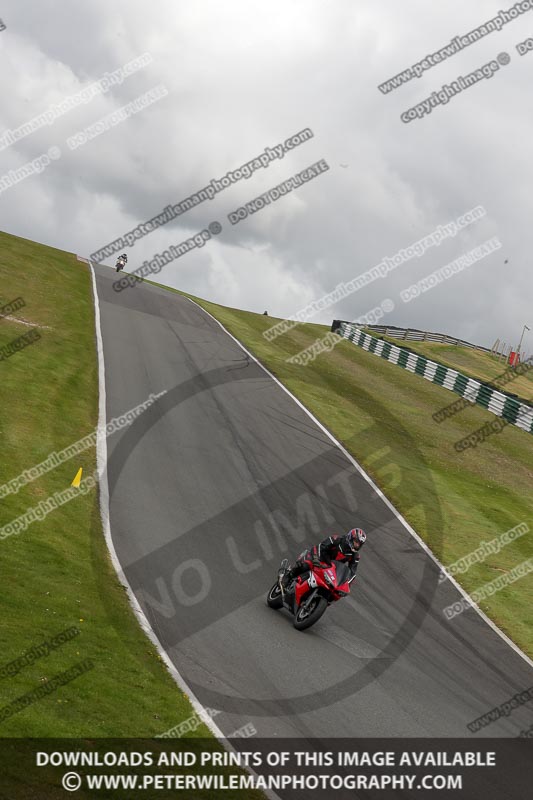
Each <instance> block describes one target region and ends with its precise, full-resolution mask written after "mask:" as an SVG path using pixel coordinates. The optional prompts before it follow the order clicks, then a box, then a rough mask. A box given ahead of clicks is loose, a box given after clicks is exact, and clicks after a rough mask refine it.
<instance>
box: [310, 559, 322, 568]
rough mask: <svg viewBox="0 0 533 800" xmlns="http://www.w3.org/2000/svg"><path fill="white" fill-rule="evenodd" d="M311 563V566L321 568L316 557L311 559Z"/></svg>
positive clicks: (320, 563)
mask: <svg viewBox="0 0 533 800" xmlns="http://www.w3.org/2000/svg"><path fill="white" fill-rule="evenodd" d="M311 563H312V564H313V566H314V567H321V566H322V562H321V561H320V559H319V558H318V556H313V557H312V558H311Z"/></svg>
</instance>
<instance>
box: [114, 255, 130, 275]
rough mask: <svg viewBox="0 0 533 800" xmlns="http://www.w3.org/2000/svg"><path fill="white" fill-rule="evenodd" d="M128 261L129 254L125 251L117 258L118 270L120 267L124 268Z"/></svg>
mask: <svg viewBox="0 0 533 800" xmlns="http://www.w3.org/2000/svg"><path fill="white" fill-rule="evenodd" d="M127 263H128V256H127V255H126V253H123V254H122V255H121V256H119V257H118V258H117V263H116V264H115V266H116V268H117V272H118V270H119V269H122V267H124V266H126V264H127Z"/></svg>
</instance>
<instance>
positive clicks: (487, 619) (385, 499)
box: [187, 297, 533, 668]
mask: <svg viewBox="0 0 533 800" xmlns="http://www.w3.org/2000/svg"><path fill="white" fill-rule="evenodd" d="M187 300H190V302H191V303H193V304H194V305H195V306H198V308H200V309H201V310H202V311H203V312H204V313H205V314H207V315H208V316H209V317H211V319H212V320H214V321H215V322H216V323H217V325H220V327H221V328H222V330H223V331H224V332H225V333H227V335H228V336H229V337H231V338H232V339H233V341H234V342H236V343H237V344H238V345H239V347H241V348H242V350H244V352H245V353H246V354H247V355H248V356H250V358H251V359H252V360H253V361H255V363H256V364H258V365H259V366H260V367H261V369H263V370H264V371H265V372H266V373H267V375H268V376H269V377H270V378H272V380H273V381H275V382H276V383H277V384H278V386H280V387H281V388H282V389H283V391H284V392H286V393H287V394H288V395H289V397H292V399H293V400H294V402H295V403H296V404H297V405H298V406H300V408H301V409H302V410H303V411H305V413H306V414H307V415H308V416H309V417H310V418H311V419H312V420H313V422H314V423H315V425H317V426H318V427H319V428H320V430H321V431H323V432H324V433H325V434H326V436H327V437H328V438H329V439H331V441H332V442H333V443H334V444H335V445H336V446H337V447H338V448H339V450H340V451H341V452H342V453H344V455H345V456H346V458H347V459H348V461H350V463H351V464H353V466H354V467H355V468H356V470H357V471H358V472H359V473H360V474H361V475H362V476H363V478H364V479H365V480H366V481H367V482H368V483H369V484H370V486H371V487H372V488H373V489H374V491H375V492H376V494H378V495H379V497H380V498H381V499H382V500H383V502H384V503H385V505H386V506H387V507H388V508H389V509H390V510H391V511H392V512H393V514H394V515H395V516H396V518H397V519H398V520H399V521H400V522H401V524H402V525H403V526H404V528H405V529H406V530H407V531H409V533H410V534H411V536H413V537H414V538H415V539H416V541H417V542H418V544H419V545H420V547H422V549H423V550H425V552H426V553H427V554H428V556H430V558H432V559H433V561H434V562H435V563H436V564H437V565H438V566H439V568H440V569H441V570H442V572H444V574H446V577H447V578H448V580H449V581H450V583H452V584H453V585H454V586H455V588H456V589H457V590H458V591H459V593H460V594H462V595H463V597H464V598H465V599H466V600H468V602H469V603H470V604H471V605H472V608H473V609H474V610H475V611H477V613H478V614H479V616H480V617H481V618H482V619H483V620H484V621H485V622H486V623H487V625H489V626H490V627H491V628H492V630H493V631H495V632H496V633H497V634H498V635H499V636H501V638H502V639H503V640H504V642H505V643H506V644H508V645H509V647H511V648H512V649H513V650H514V651H515V652H516V653H518V655H519V656H521V657H522V658H523V659H524V661H525V662H526V663H527V664H528V666H530V667H531V668H533V660H532V659H531V658H529V656H528V655H526V653H524V652H523V651H522V650H521V649H520V648H519V647H518V645H517V644H515V642H513V641H512V639H510V638H509V637H508V636H507V634H505V633H504V632H503V631H502V630H500V628H498V626H497V625H496V623H495V622H493V621H492V620H491V619H490V617H488V616H487V615H486V614H485V612H484V611H482V610H481V609H480V608H479V606H477V605H476V604H475V603H474V601H473V600H472V598H471V597H470V595H469V594H468V593H467V592H466V591H465V589H463V587H462V586H461V585H460V584H459V583H457V581H456V580H455V579H454V578H453V576H451V575H447V573H446V567H444V566H443V564H441V562H440V561H439V559H438V558H437V557H436V555H435V554H434V553H433V552H432V551H431V550H430V548H429V547H428V546H427V544H426V543H425V542H424V541H423V540H422V539H421V538H420V536H419V534H418V533H417V532H416V531H415V529H414V528H412V527H411V525H409V523H408V522H407V520H406V519H404V518H403V517H402V515H401V514H400V512H399V511H398V510H397V509H396V508H395V507H394V506H393V504H392V503H391V501H390V500H389V499H388V497H386V496H385V495H384V494H383V492H382V491H381V489H380V488H379V486H376V484H375V483H374V481H373V480H372V478H371V477H370V475H367V473H366V472H365V470H364V469H363V467H362V466H361V465H360V464H359V463H358V462H357V461H356V460H355V458H354V457H353V456H352V455H351V454H350V453H349V452H348V451H347V450H346V448H345V447H343V446H342V444H341V443H340V442H339V441H338V440H337V439H336V438H335V437H334V436H333V434H332V433H331V432H330V431H328V429H327V428H326V427H325V426H324V425H323V424H322V423H321V422H320V421H319V420H318V419H317V418H316V417H315V416H314V414H313V413H312V412H311V411H309V409H308V408H306V407H305V406H304V404H303V403H302V402H301V401H300V400H298V398H297V397H296V396H295V395H293V394H292V392H291V391H290V390H289V389H287V387H286V386H284V385H283V383H281V381H280V380H279V379H278V378H276V376H275V375H273V374H272V373H271V372H270V370H269V369H268V368H267V367H265V365H264V364H262V363H261V362H260V361H259V359H258V358H256V357H255V356H254V355H253V354H252V353H250V351H249V350H247V349H246V347H245V346H244V345H243V344H242V342H240V341H239V340H238V339H237V338H236V337H235V336H233V334H232V333H230V332H229V331H228V330H227V328H225V327H224V325H223V324H222V323H221V322H219V320H218V319H217V318H216V317H214V316H213V315H212V314H211V313H210V312H209V311H207V310H206V309H205V308H202V306H201V305H200V304H199V303H197V302H196V300H192V299H191V298H190V297H187Z"/></svg>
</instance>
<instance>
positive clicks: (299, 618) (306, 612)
mask: <svg viewBox="0 0 533 800" xmlns="http://www.w3.org/2000/svg"><path fill="white" fill-rule="evenodd" d="M327 607H328V601H327V600H326V598H325V597H321V596H320V595H315V597H314V598H313V599H312V600H311V603H310V604H309V606H300V607H299V609H298V611H297V612H296V616H295V618H294V627H295V628H296V630H297V631H304V630H305V629H306V628H310V627H311V625H314V624H315V622H318V620H319V619H320V617H321V616H322V614H323V613H324V611H325V610H326V608H327Z"/></svg>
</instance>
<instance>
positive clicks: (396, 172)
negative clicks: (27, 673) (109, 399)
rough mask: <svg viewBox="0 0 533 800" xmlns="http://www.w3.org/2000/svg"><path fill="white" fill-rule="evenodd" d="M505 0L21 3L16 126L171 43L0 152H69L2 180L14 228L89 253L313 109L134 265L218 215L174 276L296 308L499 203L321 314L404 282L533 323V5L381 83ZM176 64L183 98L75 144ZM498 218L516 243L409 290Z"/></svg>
mask: <svg viewBox="0 0 533 800" xmlns="http://www.w3.org/2000/svg"><path fill="white" fill-rule="evenodd" d="M509 5H510V4H509ZM489 6H490V8H488V7H489ZM499 9H500V4H499V3H497V2H491V3H485V4H484V8H483V9H481V7H479V6H476V7H473V6H472V5H467V4H464V3H463V2H459V0H450V2H449V3H447V4H446V6H443V7H432V8H431V11H430V10H428V7H427V3H424V2H422V0H406V2H403V3H401V4H398V3H397V2H393V1H392V0H366V1H364V2H363V1H362V2H359V3H358V4H354V3H353V2H352V0H337V2H336V3H334V4H326V3H324V2H321V0H293V2H291V3H290V4H287V3H284V2H283V0H270V2H269V3H268V4H267V3H264V4H260V3H257V2H250V0H230V1H229V2H228V3H223V4H222V3H219V2H218V1H217V0H204V2H203V3H201V4H194V3H180V4H177V3H175V2H172V1H171V0H163V2H159V3H158V4H157V5H156V6H155V7H147V6H146V4H142V3H141V2H139V0H130V1H129V2H125V0H118V2H115V3H113V4H109V3H104V2H103V0H95V2H93V3H91V4H88V5H87V4H83V3H81V2H72V3H70V4H69V5H68V7H66V6H65V5H64V4H63V3H59V2H47V3H41V4H37V5H36V6H35V7H32V10H31V13H27V11H26V10H25V9H24V8H22V7H20V6H19V5H17V4H16V3H15V2H13V1H12V2H8V3H7V5H5V9H4V7H3V8H2V19H3V20H4V22H5V24H6V26H7V27H6V30H5V31H3V32H2V33H0V48H1V49H2V62H3V69H2V74H1V75H0V87H1V90H2V98H3V102H2V112H1V114H2V125H3V128H4V130H5V129H6V128H13V127H16V126H18V125H21V124H23V123H24V122H25V121H27V120H29V119H31V117H33V116H35V115H36V114H39V113H41V112H43V111H44V110H46V109H47V108H48V107H49V106H50V104H54V103H58V102H60V101H61V99H62V98H64V97H66V96H69V95H72V94H74V93H76V92H78V91H80V90H81V89H83V88H86V87H87V86H89V85H90V84H91V83H93V82H94V81H97V80H99V79H100V78H101V77H102V76H103V75H104V74H105V73H106V72H108V73H109V72H112V71H113V70H116V69H118V68H120V67H121V66H122V65H124V64H125V63H126V62H128V61H130V60H131V59H133V58H135V57H136V56H138V55H140V54H142V53H144V52H149V53H150V54H151V56H152V58H153V61H152V63H150V64H149V65H148V66H146V67H145V68H143V69H141V70H139V71H137V72H136V73H135V74H132V75H131V76H130V77H128V78H125V79H124V81H123V82H122V83H121V84H120V85H117V86H113V87H111V88H110V89H109V91H108V92H106V93H103V94H101V96H98V97H95V98H94V99H93V100H91V101H90V102H88V103H86V104H84V105H82V106H80V107H78V108H75V109H73V110H72V111H70V112H69V113H68V114H65V115H64V116H62V117H61V118H59V119H57V120H56V121H55V122H54V123H53V124H52V125H50V126H46V127H45V128H43V129H41V130H39V131H36V132H35V133H34V134H32V135H31V136H28V137H26V138H24V139H22V140H21V141H19V142H18V143H17V144H16V145H13V146H11V147H10V148H8V149H6V150H4V151H3V152H2V153H0V157H1V163H2V168H1V174H5V173H6V172H7V171H8V170H13V169H16V168H17V167H19V166H20V165H21V164H24V163H25V162H27V161H28V160H29V159H32V158H35V157H36V156H37V155H39V154H40V153H43V152H46V151H47V149H48V148H49V147H50V146H52V145H55V146H59V147H60V148H61V151H62V157H61V158H60V159H59V160H58V161H57V162H54V163H53V164H52V165H51V166H50V167H49V168H47V169H46V170H45V171H44V172H43V173H41V174H40V175H36V176H32V177H28V178H27V179H26V180H24V181H22V182H20V183H19V184H17V186H15V187H12V188H10V189H9V190H8V191H4V192H2V193H0V210H1V213H2V218H3V220H4V222H3V227H4V228H5V229H6V230H8V231H10V232H13V233H15V234H17V235H21V236H25V237H28V238H32V239H36V240H38V241H43V242H45V243H47V244H51V245H53V246H55V247H60V248H64V249H66V250H71V251H75V252H78V253H80V254H83V255H88V254H90V253H92V252H94V251H95V250H97V249H99V248H100V247H101V246H103V245H105V244H107V243H108V242H111V241H113V240H114V239H116V238H117V237H118V236H120V235H121V234H123V233H125V232H127V231H130V230H132V229H133V228H134V227H135V226H136V225H137V224H138V223H140V222H143V221H146V220H147V219H149V218H150V217H152V216H153V215H155V214H157V213H158V212H159V211H161V210H162V209H163V208H164V207H165V206H166V205H168V204H169V203H177V202H179V201H180V200H182V199H183V198H185V197H187V196H188V195H190V194H192V193H194V192H196V191H198V190H199V189H201V188H202V187H203V186H205V185H206V184H207V183H209V181H210V180H211V179H212V178H220V177H221V176H223V175H225V174H226V173H227V172H228V171H229V170H233V169H236V168H237V167H238V166H240V165H241V164H243V163H245V162H246V161H247V160H249V159H252V158H253V157H254V156H256V155H258V154H259V153H261V152H263V150H264V148H266V147H273V146H275V145H276V144H277V143H279V142H283V141H284V140H285V139H286V138H287V137H289V136H291V135H292V134H294V133H296V132H298V131H300V130H302V129H304V128H306V127H309V128H311V129H312V130H313V132H314V138H313V139H311V140H310V141H308V142H306V143H304V144H302V145H301V146H299V147H297V148H295V149H294V150H293V151H291V152H290V153H287V154H286V155H285V157H284V158H283V159H282V160H277V161H275V162H273V163H272V164H271V165H270V166H269V167H268V168H267V169H261V170H258V171H257V172H255V173H254V175H253V176H252V177H251V178H250V179H249V180H241V181H240V182H238V183H236V184H235V185H232V186H231V187H230V188H228V189H227V190H225V191H223V192H220V193H219V194H218V195H217V196H216V197H215V198H214V199H213V200H207V201H206V202H204V203H202V204H200V205H198V206H197V207H195V208H194V209H191V210H190V211H189V212H187V213H186V214H183V215H182V216H180V217H178V218H176V219H175V220H174V221H173V222H171V223H169V224H167V225H166V226H164V227H162V228H160V229H158V230H157V231H156V232H154V233H152V234H150V235H148V236H146V237H144V238H143V239H141V240H139V241H138V242H137V243H136V245H135V246H134V247H132V248H125V250H126V252H128V256H129V266H131V267H132V268H135V265H136V264H138V265H140V264H141V263H142V262H143V261H144V260H145V259H151V258H152V257H153V255H154V254H155V253H157V252H161V251H162V250H164V249H165V248H167V247H168V246H169V245H170V244H177V243H179V242H180V241H183V240H184V239H185V238H187V237H188V236H190V235H192V234H194V233H196V232H197V231H199V230H201V229H202V228H205V227H206V226H207V225H208V224H209V223H210V222H212V221H215V220H216V221H219V222H220V223H221V224H222V225H223V231H222V233H221V234H220V235H219V236H218V237H216V239H214V240H213V241H211V242H209V243H208V244H207V245H206V247H205V248H202V250H201V251H193V252H191V253H189V254H187V255H186V256H184V257H183V258H181V259H179V260H178V261H176V262H175V263H172V264H170V265H168V266H167V267H166V268H164V269H163V271H162V272H161V273H160V274H159V277H158V280H159V281H161V282H164V283H167V284H168V285H170V286H174V287H177V288H180V289H183V290H185V291H189V292H191V293H193V294H197V295H200V296H205V297H206V298H208V299H211V300H214V301H216V302H219V303H222V304H228V305H233V306H237V305H238V306H241V307H243V308H247V309H251V310H255V311H260V312H262V311H263V310H265V308H266V309H268V311H269V313H270V314H271V315H274V316H290V315H291V314H294V313H296V312H297V311H298V310H299V309H300V308H301V307H303V306H304V305H306V304H307V303H309V302H311V301H312V300H313V299H317V298H318V297H320V296H321V295H323V294H325V293H327V292H329V291H332V289H333V288H334V287H335V286H336V285H337V284H338V283H339V282H341V281H348V280H350V279H352V278H354V277H355V276H356V275H358V274H360V273H362V272H364V271H366V270H368V269H370V268H371V267H372V266H374V265H375V264H378V263H380V261H381V260H382V259H383V257H384V256H389V257H390V256H392V255H393V254H394V253H396V252H397V251H398V250H399V249H401V248H403V247H407V246H408V245H409V244H411V243H412V242H414V241H416V240H417V239H420V238H422V237H424V236H426V235H427V234H429V233H430V232H431V231H432V230H433V229H435V228H436V227H437V226H438V225H440V224H445V223H447V222H449V221H450V220H453V219H455V218H457V217H458V216H459V215H461V214H462V213H464V212H465V211H467V210H468V209H470V208H473V207H475V206H478V205H483V206H484V207H485V208H486V209H487V217H486V218H485V219H484V220H481V221H480V222H478V223H476V225H474V226H471V227H470V228H468V229H466V230H464V231H463V232H461V234H460V235H458V236H457V237H456V238H455V239H453V240H452V241H449V242H446V243H445V244H443V245H442V246H441V247H440V248H434V249H433V250H431V251H429V252H427V253H426V254H425V255H424V257H423V258H421V259H413V260H411V261H410V262H408V263H406V264H404V265H402V267H401V269H398V270H396V271H395V272H394V273H392V274H391V275H389V276H388V277H387V278H386V279H384V280H379V281H376V282H374V283H373V284H371V285H370V286H368V287H366V288H364V289H362V290H360V291H359V292H357V293H356V294H354V295H352V296H351V297H350V298H347V299H345V300H343V301H341V302H340V303H338V304H337V305H336V306H335V307H333V308H330V309H328V310H326V311H324V312H321V313H319V314H317V316H316V318H315V319H316V321H317V322H324V323H329V322H331V320H332V319H333V318H343V319H351V318H355V317H357V316H358V315H360V314H363V313H366V312H367V311H368V310H369V309H371V308H373V307H375V306H377V305H379V304H380V303H381V301H382V300H383V299H384V298H391V299H392V300H393V301H394V303H395V306H396V307H395V310H394V311H393V312H392V313H391V314H390V315H389V316H388V318H387V321H388V322H390V324H398V325H406V326H410V327H418V328H422V329H429V330H437V331H442V332H447V333H450V334H452V335H457V336H460V337H463V338H467V339H470V340H472V341H475V342H478V343H480V344H486V345H487V344H488V345H490V344H492V342H493V341H494V340H495V339H496V338H500V339H502V340H506V341H513V342H515V341H517V340H518V338H519V336H520V333H521V330H522V325H523V324H524V323H529V324H530V325H531V323H533V320H532V319H531V317H530V307H531V303H530V291H531V290H530V286H531V280H530V269H531V268H530V264H529V253H530V249H531V247H530V241H529V239H530V237H531V233H530V231H531V224H530V219H531V215H532V211H533V208H532V205H533V200H532V198H531V192H530V186H531V183H532V175H531V172H532V170H533V166H532V164H531V160H530V159H529V158H528V150H527V146H528V144H527V143H528V141H529V137H528V135H527V133H528V127H527V119H528V114H529V110H528V109H529V106H528V103H529V100H528V97H529V73H530V69H531V65H532V64H533V53H531V54H528V55H525V56H519V55H518V53H517V52H516V48H515V45H516V44H517V43H518V42H520V41H522V40H523V39H524V34H523V30H524V24H525V23H526V22H527V21H530V22H531V24H532V25H533V12H531V13H530V16H528V14H525V15H524V16H523V17H522V18H521V20H522V22H520V21H517V22H513V23H510V24H508V25H507V26H505V28H504V29H503V30H502V31H501V32H495V33H493V34H491V35H489V36H486V37H484V38H483V40H482V41H480V42H478V43H476V44H474V45H472V46H470V47H468V48H465V49H464V50H462V51H461V52H460V53H458V54H457V55H456V56H453V57H451V58H449V59H447V60H446V61H445V62H443V63H441V64H440V65H437V66H435V67H434V68H432V69H430V70H428V71H426V72H425V73H424V74H423V76H422V77H421V78H420V79H419V78H415V79H413V80H411V81H410V82H409V83H406V84H405V85H404V86H401V87H400V88H398V89H396V90H395V91H393V92H391V93H389V94H387V95H384V94H382V93H381V92H380V91H379V90H378V88H377V87H378V84H380V83H382V82H383V81H385V80H387V79H388V78H390V77H392V76H394V75H396V74H397V73H399V72H401V71H402V70H404V69H406V68H407V67H408V66H410V65H412V64H414V63H416V62H417V61H419V60H420V59H422V58H424V56H426V55H427V54H428V53H431V52H434V51H436V50H438V49H439V48H441V47H443V46H444V45H446V44H447V43H448V42H449V41H450V40H451V39H452V38H453V37H454V36H457V35H460V34H463V33H466V32H468V31H471V30H472V29H473V28H475V27H476V26H478V25H480V24H482V23H483V22H485V21H487V20H488V19H490V18H491V17H493V16H494V15H495V14H496V13H497V12H498V11H499ZM501 52H507V53H509V55H510V56H511V62H510V64H508V65H505V66H502V67H501V69H500V70H499V71H498V72H497V73H496V74H495V75H494V77H493V78H491V79H490V80H482V81H480V82H479V83H478V84H476V85H475V86H473V87H471V88H469V89H467V90H464V91H463V92H461V93H460V94H458V95H457V96H456V97H454V98H452V99H451V100H450V102H449V103H448V104H447V105H445V106H438V107H436V108H434V109H433V111H432V112H431V113H430V114H428V115H426V116H425V117H424V118H423V119H420V120H415V121H413V122H412V123H409V124H408V125H406V124H404V123H402V122H401V120H400V114H401V113H402V112H403V111H405V110H406V109H408V108H410V107H412V106H413V105H416V104H417V103H419V102H421V101H422V100H424V99H425V98H427V97H429V96H430V95H431V94H432V92H434V91H438V90H439V89H440V88H441V86H442V85H443V84H444V83H447V82H451V81H453V80H455V79H456V78H457V76H458V75H466V74H467V73H469V72H471V71H472V70H474V69H476V68H477V67H479V66H481V65H483V64H485V63H487V62H488V61H490V60H492V59H494V58H495V57H496V56H497V55H498V54H499V53H501ZM159 84H163V85H164V86H166V87H167V89H168V92H169V94H168V96H167V97H165V98H163V99H161V100H159V101H158V102H156V103H154V104H153V105H151V106H149V107H148V108H146V109H144V110H143V111H140V112H139V113H137V114H135V115H134V116H132V117H131V118H129V119H128V120H127V121H125V122H123V123H121V124H119V125H117V126H115V127H114V128H112V129H110V130H109V131H107V132H105V133H103V134H102V135H100V136H98V137H96V138H94V139H93V140H91V141H89V142H87V144H86V145H84V146H83V147H80V148H79V149H78V150H75V151H72V152H71V151H69V149H68V147H67V146H66V140H67V138H68V137H69V136H71V135H73V134H74V133H75V132H76V131H79V130H82V129H83V128H84V127H86V126H88V125H91V124H93V123H94V122H96V121H97V120H99V119H100V118H102V117H103V116H105V115H107V114H109V113H111V112H112V111H113V110H116V109H118V108H120V107H121V106H123V105H125V104H126V103H128V102H131V101H134V100H135V99H136V98H137V97H139V96H140V95H141V94H143V93H144V92H147V91H148V90H150V89H151V88H152V87H154V86H157V85H159ZM0 136H1V133H0ZM322 158H323V159H325V160H326V161H327V163H328V164H329V166H330V170H329V171H328V172H326V173H324V174H322V175H320V176H318V177H317V178H316V179H314V180H313V181H310V182H309V183H306V184H305V185H303V186H301V187H300V188H298V189H295V190H294V191H293V192H291V193H290V194H289V195H287V196H285V197H282V198H280V199H279V200H278V201H276V202H273V203H271V204H269V205H267V206H266V207H265V208H264V209H263V210H261V211H259V212H257V213H256V214H254V215H252V216H249V217H248V218H247V219H246V220H243V221H242V222H240V223H239V224H238V225H236V226H232V225H230V223H229V222H228V220H227V214H228V213H229V212H230V211H233V210H234V209H235V208H237V207H238V206H240V205H242V204H243V203H246V202H249V201H251V200H253V199H254V198H256V197H257V196H258V195H260V194H261V193H262V192H265V191H267V190H268V189H270V188H272V187H274V186H276V185H278V184H279V183H280V182H281V181H283V180H285V179H286V178H288V177H290V176H291V175H293V174H295V173H296V172H298V171H300V170H302V169H304V168H305V167H306V166H308V165H309V164H312V163H314V162H315V161H317V160H319V159H322ZM341 165H342V166H341ZM491 236H498V237H499V239H500V240H501V242H502V244H503V248H502V250H501V251H499V252H498V253H495V254H494V255H493V256H491V257H489V258H487V259H485V260H483V261H481V262H480V263H479V264H477V265H476V266H474V267H472V268H470V269H469V270H466V271H464V272H463V273H460V274H458V275H457V276H456V277H454V278H453V279H450V280H449V281H447V282H446V283H445V284H443V285H441V286H439V287H437V288H435V289H434V290H433V291H431V292H427V293H426V294H425V295H423V296H421V297H420V298H418V299H417V300H416V301H413V302H411V303H409V304H408V305H405V304H402V302H401V300H400V299H399V292H400V291H401V289H403V288H404V287H405V286H408V285H410V284H411V283H413V282H415V281H417V280H419V279H420V278H422V277H424V275H429V274H430V273H431V272H433V271H434V270H436V269H438V268H439V267H441V266H444V265H445V264H446V263H448V262H449V261H451V260H453V259H454V258H456V257H458V256H459V255H461V254H462V253H464V252H465V251H467V250H469V249H471V248H472V247H475V246H476V245H477V244H479V243H481V242H483V241H485V240H486V239H487V238H490V237H491ZM506 259H508V261H509V263H508V264H507V265H504V261H505V260H506ZM113 261H114V259H113V258H111V259H109V263H112V262H113ZM531 327H533V325H531ZM525 342H526V349H528V347H527V344H528V340H527V338H526V340H525ZM529 350H530V351H533V340H532V341H531V343H530V345H529Z"/></svg>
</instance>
